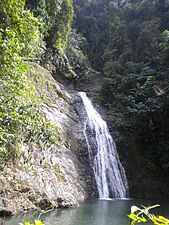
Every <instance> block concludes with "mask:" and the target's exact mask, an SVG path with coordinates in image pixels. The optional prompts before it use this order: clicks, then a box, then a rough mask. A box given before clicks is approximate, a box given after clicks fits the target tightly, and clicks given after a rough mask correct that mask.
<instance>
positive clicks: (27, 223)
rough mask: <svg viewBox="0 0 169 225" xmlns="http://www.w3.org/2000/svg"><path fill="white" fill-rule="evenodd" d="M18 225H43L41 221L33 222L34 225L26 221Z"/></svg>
mask: <svg viewBox="0 0 169 225" xmlns="http://www.w3.org/2000/svg"><path fill="white" fill-rule="evenodd" d="M19 225H44V224H43V222H42V221H41V220H35V222H34V223H30V222H29V221H26V222H24V223H20V224H19Z"/></svg>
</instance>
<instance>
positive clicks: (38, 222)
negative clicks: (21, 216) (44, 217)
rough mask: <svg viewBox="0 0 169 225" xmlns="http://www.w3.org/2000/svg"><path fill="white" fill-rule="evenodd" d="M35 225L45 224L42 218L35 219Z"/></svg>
mask: <svg viewBox="0 0 169 225" xmlns="http://www.w3.org/2000/svg"><path fill="white" fill-rule="evenodd" d="M35 225H44V224H43V223H42V221H41V220H35Z"/></svg>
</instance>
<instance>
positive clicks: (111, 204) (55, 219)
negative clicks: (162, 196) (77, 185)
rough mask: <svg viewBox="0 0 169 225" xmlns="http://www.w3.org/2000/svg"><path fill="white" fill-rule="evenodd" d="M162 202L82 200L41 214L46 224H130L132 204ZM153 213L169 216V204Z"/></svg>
mask: <svg viewBox="0 0 169 225" xmlns="http://www.w3.org/2000/svg"><path fill="white" fill-rule="evenodd" d="M155 204H160V203H159V202H158V201H150V200H149V201H148V200H131V199H126V200H124V199H123V200H121V199H114V200H111V199H109V200H104V199H103V200H93V201H85V202H82V203H81V205H80V207H79V208H76V209H64V210H60V209H59V210H55V211H52V212H50V213H46V214H44V215H42V216H41V219H42V220H43V222H44V224H45V225H125V224H127V225H129V219H128V217H127V215H128V214H129V213H130V208H131V206H132V205H137V206H138V207H141V205H144V206H150V205H155ZM152 213H155V214H157V215H163V216H165V217H167V218H169V204H168V203H167V202H166V203H165V202H163V203H161V204H160V207H158V208H156V209H155V210H152ZM35 218H38V214H37V213H34V214H25V215H19V216H14V217H11V218H7V219H6V220H5V224H4V225H18V224H19V222H24V221H26V220H29V221H33V219H35Z"/></svg>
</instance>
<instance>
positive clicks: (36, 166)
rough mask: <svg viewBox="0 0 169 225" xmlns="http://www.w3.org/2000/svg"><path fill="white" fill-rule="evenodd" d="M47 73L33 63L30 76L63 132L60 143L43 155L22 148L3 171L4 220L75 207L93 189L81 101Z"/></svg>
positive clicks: (0, 198) (0, 202)
mask: <svg viewBox="0 0 169 225" xmlns="http://www.w3.org/2000/svg"><path fill="white" fill-rule="evenodd" d="M49 70H50V66H49ZM49 70H47V69H44V68H43V67H41V66H38V65H35V64H32V68H31V69H30V71H29V76H30V79H31V80H32V83H33V84H34V85H35V86H36V89H37V97H38V98H41V99H43V103H42V105H41V110H42V112H43V115H44V116H45V117H46V119H47V120H49V121H51V122H52V123H54V124H57V126H58V127H59V129H60V131H59V132H60V137H61V138H60V142H59V143H58V144H57V145H56V146H54V147H53V148H52V150H49V149H46V150H43V151H42V150H41V148H40V146H37V145H33V146H31V147H30V146H27V145H24V144H23V146H21V148H20V153H19V157H17V158H15V159H13V161H12V162H11V164H10V165H9V166H8V167H7V168H6V169H5V170H4V171H3V172H1V173H0V216H3V215H13V214H16V213H18V212H21V211H25V210H26V211H27V210H30V209H40V210H41V209H46V208H47V207H51V206H53V207H56V208H58V207H61V208H67V207H75V206H78V204H79V202H80V201H82V200H84V199H85V198H86V197H87V196H88V194H89V193H90V194H91V192H92V191H93V190H92V186H93V185H92V184H91V180H92V177H91V176H92V174H90V170H88V171H87V169H86V168H87V167H86V166H85V164H86V163H88V162H87V161H86V162H85V157H82V155H83V154H84V149H83V146H84V141H85V139H84V136H83V128H82V126H83V123H82V121H81V119H80V117H79V115H78V107H80V108H82V102H81V99H80V97H79V95H78V92H76V91H74V90H73V89H71V88H68V87H66V88H65V87H64V85H63V84H61V83H59V82H56V80H55V79H54V78H53V77H52V75H51V73H50V72H49ZM82 158H83V160H82ZM84 175H85V176H84Z"/></svg>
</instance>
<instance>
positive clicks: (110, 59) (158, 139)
mask: <svg viewBox="0 0 169 225" xmlns="http://www.w3.org/2000/svg"><path fill="white" fill-rule="evenodd" d="M75 3H77V4H78V6H76V7H75V9H76V11H77V13H76V14H77V17H78V18H77V20H76V25H77V26H78V29H79V31H80V32H81V33H82V34H83V35H84V36H85V37H86V39H87V41H88V46H89V48H88V49H87V52H88V55H89V59H90V61H91V62H92V64H93V65H94V66H95V68H97V69H99V70H100V71H102V74H103V76H104V83H103V86H102V91H101V93H100V99H101V101H102V104H104V105H105V107H107V108H108V109H109V110H110V111H112V115H115V116H116V125H117V128H118V129H119V130H120V131H121V132H122V133H123V134H124V135H127V136H128V137H131V138H132V141H133V142H134V146H135V148H137V150H138V151H139V152H140V156H141V157H142V159H141V161H142V164H143V166H146V167H147V168H149V169H151V170H153V171H155V170H156V171H157V170H159V169H160V170H163V171H166V172H167V171H168V168H169V164H168V161H169V151H168V149H169V132H168V131H169V119H168V118H169V101H168V100H169V86H168V83H169V76H168V73H169V65H168V60H169V23H168V18H169V1H168V0H139V1H133V0H129V1H104V0H103V1H89V2H88V1H87V2H83V3H82V2H81V1H78V0H76V1H75Z"/></svg>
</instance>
